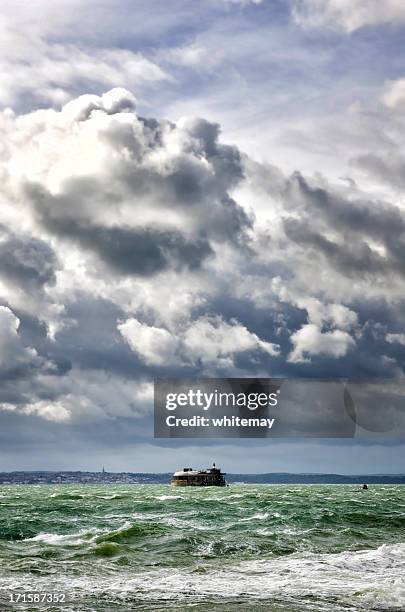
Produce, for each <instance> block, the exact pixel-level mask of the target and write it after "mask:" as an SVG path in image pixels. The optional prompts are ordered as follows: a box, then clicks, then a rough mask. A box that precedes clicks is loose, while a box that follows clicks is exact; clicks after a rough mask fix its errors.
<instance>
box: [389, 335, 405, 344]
mask: <svg viewBox="0 0 405 612" xmlns="http://www.w3.org/2000/svg"><path fill="white" fill-rule="evenodd" d="M385 339H386V341H387V342H389V343H390V344H402V345H405V334H387V335H386V336H385Z"/></svg>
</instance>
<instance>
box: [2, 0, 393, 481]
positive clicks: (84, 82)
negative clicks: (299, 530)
mask: <svg viewBox="0 0 405 612" xmlns="http://www.w3.org/2000/svg"><path fill="white" fill-rule="evenodd" d="M404 30H405V5H404V3H403V2H402V0H357V1H356V2H352V1H351V0H204V1H197V0H171V2H166V0H148V2H146V1H144V0H138V1H137V2H132V1H130V0H117V2H114V3H111V2H107V1H106V0H97V2H96V1H95V0H80V1H79V0H60V1H59V2H58V3H55V2H50V1H48V0H37V2H35V3H32V2H26V1H23V0H13V2H11V1H8V0H3V2H2V3H1V8H0V33H1V34H0V41H1V42H0V198H1V200H0V202H1V206H0V440H1V444H0V470H3V471H6V470H17V469H66V470H67V469H83V470H85V469H91V470H99V469H101V467H102V466H103V465H104V466H105V468H106V469H109V470H111V471H120V470H128V471H171V470H174V469H176V468H178V467H179V466H182V465H183V464H189V463H190V458H191V457H192V462H193V463H195V467H203V466H205V465H206V464H211V462H212V461H213V460H216V461H217V463H221V465H222V467H223V468H224V469H225V470H226V471H228V472H269V471H284V472H287V471H290V472H305V471H310V472H322V471H331V472H340V473H356V472H357V473H358V472H360V471H362V472H364V473H372V472H376V473H398V472H405V469H404V460H403V457H404V456H405V452H404V451H405V442H404V440H403V439H401V438H397V439H395V438H390V439H388V438H386V439H385V438H384V437H378V438H375V439H360V438H358V439H353V440H333V439H331V440H314V439H312V440H301V439H285V440H269V439H266V440H240V441H239V440H231V441H230V440H223V441H221V440H215V441H206V440H200V441H199V440H176V441H174V440H168V441H167V440H166V441H165V440H154V438H153V384H152V381H153V379H154V378H156V377H168V376H169V377H170V376H171V377H197V376H200V377H222V376H227V377H254V376H258V377H268V376H275V377H304V378H306V377H312V378H313V377H318V378H324V377H326V378H327V377H343V378H360V379H375V378H379V377H388V378H394V379H396V380H397V381H399V382H401V381H402V379H403V378H404V366H405V310H404V275H405V200H404V186H405V147H404V138H403V135H404V130H405V118H404V117H405V115H404V110H405V65H404V60H405V52H404V48H403V38H404ZM380 409H381V411H382V413H383V412H384V411H385V410H388V407H387V406H381V408H380ZM197 464H198V465H197Z"/></svg>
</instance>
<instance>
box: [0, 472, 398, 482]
mask: <svg viewBox="0 0 405 612" xmlns="http://www.w3.org/2000/svg"><path fill="white" fill-rule="evenodd" d="M171 476H172V473H171V472H165V473H143V472H82V471H14V472H0V485H12V484H102V483H104V484H108V483H110V484H120V483H121V484H168V483H169V482H170V478H171ZM226 479H227V482H228V483H231V484H232V483H245V484H361V483H363V482H367V483H368V484H405V474H353V475H350V476H349V475H345V474H309V473H308V474H305V473H303V474H290V473H287V472H286V473H283V472H275V473H266V474H229V473H228V474H227V477H226Z"/></svg>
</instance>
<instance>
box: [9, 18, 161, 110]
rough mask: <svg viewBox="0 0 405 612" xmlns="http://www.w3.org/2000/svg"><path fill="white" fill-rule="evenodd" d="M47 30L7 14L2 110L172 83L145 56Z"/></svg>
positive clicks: (59, 102) (34, 23)
mask: <svg viewBox="0 0 405 612" xmlns="http://www.w3.org/2000/svg"><path fill="white" fill-rule="evenodd" d="M50 34H51V33H50V32H47V31H46V26H45V25H44V24H42V26H41V27H39V25H38V24H37V23H36V22H35V20H34V21H33V22H29V21H28V20H25V19H23V18H22V17H21V16H20V21H19V22H18V21H17V23H15V21H14V14H13V15H12V16H11V15H6V16H4V15H3V19H2V20H1V21H0V36H1V38H2V40H3V44H2V53H1V57H0V105H4V106H14V105H15V104H21V101H22V99H25V100H27V99H31V100H35V101H36V103H37V104H38V102H41V103H43V102H47V103H48V102H50V103H52V104H55V105H60V104H61V103H64V102H66V101H67V100H69V99H70V98H72V96H74V95H75V94H77V93H78V92H81V91H83V88H84V90H85V91H86V90H87V91H88V90H94V89H96V90H100V89H101V90H102V89H105V88H111V87H130V88H131V87H132V88H135V87H136V88H139V87H140V86H142V85H145V84H148V83H149V84H153V83H157V82H159V81H164V80H167V79H170V76H169V75H168V74H167V73H165V72H164V71H163V70H162V69H161V68H160V67H159V66H158V65H157V64H155V63H154V62H153V61H151V60H149V59H147V58H145V57H144V56H143V55H142V54H141V53H136V52H133V51H131V50H129V49H122V48H118V47H108V46H106V47H104V46H99V47H97V46H96V47H94V46H93V47H90V46H86V44H85V43H83V42H80V43H66V42H65V41H59V40H58V34H57V33H56V36H55V37H53V38H54V39H53V40H50V38H51V36H50Z"/></svg>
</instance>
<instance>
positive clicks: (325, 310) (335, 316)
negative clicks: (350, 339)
mask: <svg viewBox="0 0 405 612" xmlns="http://www.w3.org/2000/svg"><path fill="white" fill-rule="evenodd" d="M295 303H296V304H297V306H298V307H299V308H305V309H306V311H307V312H308V321H309V323H314V324H315V325H317V326H319V327H322V326H323V325H325V324H330V325H333V326H334V327H337V328H339V329H343V330H346V331H347V330H349V329H351V328H352V327H354V326H355V325H356V324H357V321H358V317H357V313H355V312H354V311H353V310H350V308H347V306H344V305H343V304H323V303H322V302H321V301H320V300H318V299H316V298H311V297H303V298H297V299H296V301H295Z"/></svg>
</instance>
